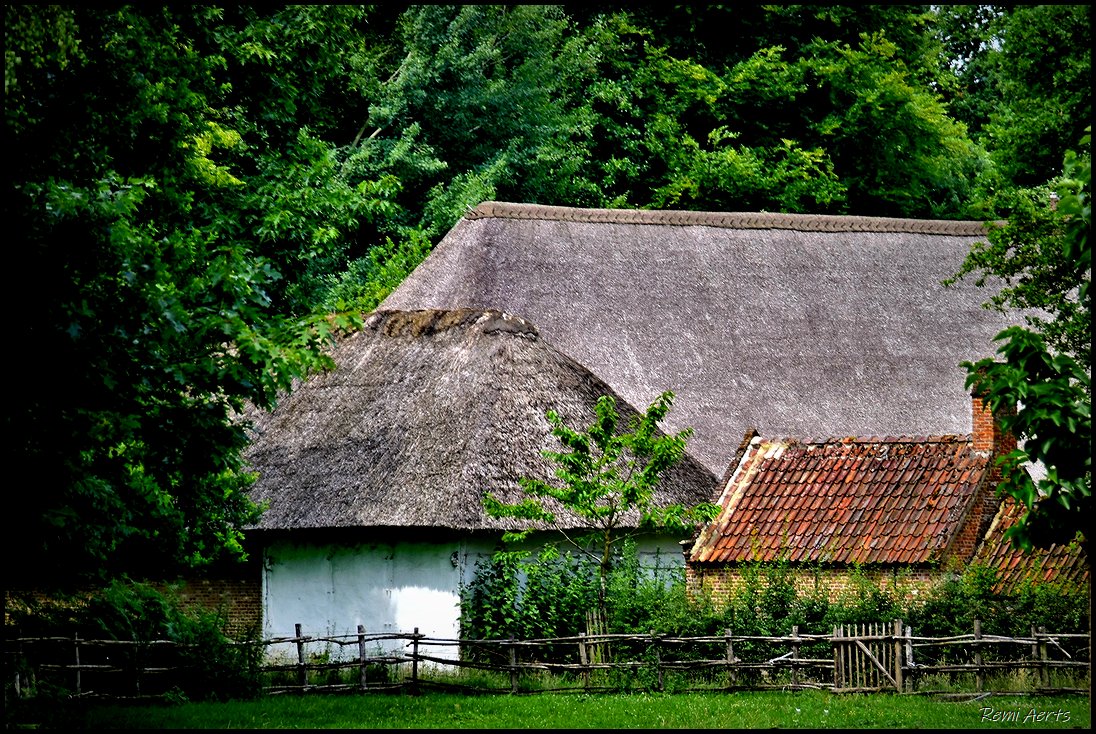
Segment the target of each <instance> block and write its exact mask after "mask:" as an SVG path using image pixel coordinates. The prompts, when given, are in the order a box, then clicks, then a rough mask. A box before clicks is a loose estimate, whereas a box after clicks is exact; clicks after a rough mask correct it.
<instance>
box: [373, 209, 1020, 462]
mask: <svg viewBox="0 0 1096 734" xmlns="http://www.w3.org/2000/svg"><path fill="white" fill-rule="evenodd" d="M984 239H985V232H984V230H983V227H982V225H981V224H980V223H977V222H953V221H921V220H908V219H884V218H873V217H845V216H814V215H792V214H736V213H718V212H684V211H635V210H602V209H571V208H565V207H548V206H537V205H529V204H507V203H500V202H485V203H483V204H481V205H479V206H478V207H476V208H475V209H474V210H472V211H470V212H469V213H468V214H467V215H466V216H465V217H464V218H463V219H462V220H461V221H460V222H459V223H458V224H457V225H456V226H455V227H454V228H453V229H452V230H451V231H450V232H449V234H448V235H447V236H446V237H445V238H444V239H443V240H442V241H441V242H440V243H439V244H438V245H437V246H436V247H435V248H434V251H433V252H432V253H431V254H430V256H429V257H428V258H427V259H426V260H425V261H424V262H423V263H422V264H421V265H420V266H419V267H418V268H417V269H416V270H415V271H414V272H413V273H412V274H411V275H410V276H409V277H408V278H407V279H406V280H405V281H404V282H403V283H402V284H401V285H400V286H399V287H398V288H397V289H396V290H395V291H394V292H393V293H392V294H391V295H390V296H389V297H388V299H387V300H385V302H384V303H383V304H382V308H388V309H420V308H461V307H473V308H497V309H501V310H503V311H506V312H509V313H514V314H519V315H521V316H523V317H524V318H526V319H528V320H529V321H531V322H532V323H534V324H536V326H537V329H538V330H539V331H540V333H541V335H542V336H543V337H544V338H545V339H546V340H547V341H548V342H550V343H551V344H552V345H554V346H555V347H556V348H557V349H559V350H560V351H562V352H563V353H565V354H567V355H569V356H570V357H572V358H574V359H575V360H577V361H578V362H579V363H580V364H582V365H584V366H585V367H587V368H588V369H589V370H590V371H591V372H593V373H594V374H595V375H597V376H598V377H600V378H601V379H603V380H604V381H605V382H606V383H608V384H609V385H611V386H612V387H613V388H614V389H615V390H616V391H617V392H619V393H620V395H621V396H622V397H623V398H624V399H625V400H627V401H628V402H630V403H631V404H632V405H636V406H646V405H648V404H650V402H651V400H653V399H654V397H655V396H657V395H658V394H659V393H660V392H662V391H663V390H673V391H674V393H675V394H676V396H677V398H676V401H675V403H674V406H675V407H674V411H673V413H672V414H671V415H670V416H669V419H668V421H667V427H668V428H669V429H671V430H674V431H676V430H680V429H682V428H685V427H692V428H694V429H695V431H696V432H695V434H694V436H693V437H692V438H691V439H690V442H689V445H690V449H691V451H692V452H693V453H694V455H695V456H696V457H697V458H698V459H700V460H701V461H702V462H703V463H704V464H705V465H706V466H707V467H708V468H709V469H711V471H712V472H713V473H714V474H715V475H716V476H720V475H721V474H722V473H723V470H724V469H725V468H726V466H727V462H728V461H730V459H731V458H732V457H733V456H734V454H735V450H736V449H737V447H738V443H739V441H740V440H741V438H742V434H743V432H744V431H745V430H746V428H747V427H749V426H753V427H755V428H757V429H758V430H759V431H760V432H761V433H762V434H763V435H766V436H848V435H859V436H888V435H890V436H893V435H900V434H914V435H941V434H965V433H969V432H970V431H971V425H970V398H969V395H968V393H967V391H966V389H965V387H964V384H963V380H964V376H965V374H964V372H963V370H962V369H961V368H960V367H959V363H960V362H962V361H963V360H976V359H980V358H982V357H986V356H992V354H993V343H992V340H993V337H994V336H995V335H996V334H997V332H998V331H1000V329H1002V328H1004V326H1006V325H1007V324H1009V323H1013V321H1010V320H1009V318H1006V317H1005V316H1003V315H1002V314H1000V313H997V312H994V311H990V310H986V309H984V308H982V305H981V304H982V303H983V302H984V301H986V300H987V299H988V297H989V296H990V294H991V292H992V291H990V290H989V289H988V288H977V287H975V286H974V284H973V283H972V282H968V281H961V282H960V283H958V284H957V285H955V286H952V287H950V288H945V287H944V286H943V285H941V281H943V280H944V279H945V278H948V277H949V276H952V275H953V274H954V273H955V272H956V270H958V268H959V266H960V264H961V263H962V262H963V259H964V257H965V256H966V254H967V253H968V252H969V250H970V247H971V245H972V244H973V243H974V242H977V241H979V240H984Z"/></svg>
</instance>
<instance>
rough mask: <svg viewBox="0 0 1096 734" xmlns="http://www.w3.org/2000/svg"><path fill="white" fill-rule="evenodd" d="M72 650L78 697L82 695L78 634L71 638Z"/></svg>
mask: <svg viewBox="0 0 1096 734" xmlns="http://www.w3.org/2000/svg"><path fill="white" fill-rule="evenodd" d="M72 650H73V652H74V653H75V655H76V695H77V696H79V695H80V694H81V693H82V691H81V690H80V685H81V682H82V681H81V680H80V633H76V635H74V636H73V638H72Z"/></svg>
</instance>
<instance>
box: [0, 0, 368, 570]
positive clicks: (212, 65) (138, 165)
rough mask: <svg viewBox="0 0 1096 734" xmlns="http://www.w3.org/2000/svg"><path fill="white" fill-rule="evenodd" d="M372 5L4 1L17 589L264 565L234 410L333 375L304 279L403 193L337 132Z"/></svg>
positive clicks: (324, 319)
mask: <svg viewBox="0 0 1096 734" xmlns="http://www.w3.org/2000/svg"><path fill="white" fill-rule="evenodd" d="M364 12H365V11H363V10H360V9H355V8H344V7H342V6H330V7H327V6H324V7H312V6H310V7H305V8H300V7H298V8H289V9H281V10H277V9H276V10H273V11H270V12H269V13H266V11H264V12H259V11H256V10H254V9H248V8H246V7H244V8H227V9H226V8H218V7H208V6H203V7H199V6H158V5H156V6H153V5H149V6H132V5H130V6H115V7H106V6H97V5H92V6H80V7H73V6H30V5H8V6H5V27H4V39H5V141H4V158H5V172H4V182H5V188H4V204H3V206H4V214H5V216H4V222H5V226H6V231H7V237H6V241H7V242H8V246H9V250H10V258H11V260H10V262H9V268H10V270H9V272H11V273H18V275H19V277H20V279H23V280H24V283H25V285H26V287H27V288H28V289H29V290H20V289H18V288H19V287H18V285H14V284H13V285H10V286H9V288H8V293H9V297H12V296H14V300H13V302H11V303H10V305H9V309H8V313H9V314H10V315H12V316H13V318H12V319H11V321H12V325H11V328H12V333H11V340H10V343H11V344H13V345H19V347H18V350H17V351H18V353H20V354H23V355H25V356H26V358H25V359H23V360H21V361H20V362H19V363H18V365H15V363H14V362H9V363H10V364H13V366H17V372H16V374H15V375H14V380H12V381H11V382H9V385H11V387H12V388H13V389H12V390H11V396H10V399H9V405H8V408H7V410H6V411H5V424H6V425H5V429H6V435H7V436H8V452H9V456H10V458H11V459H12V460H11V461H10V462H9V464H8V471H9V476H11V477H12V480H11V481H10V482H9V483H8V486H9V495H8V497H9V504H8V512H7V515H6V517H7V522H8V525H9V531H8V532H5V534H4V536H5V545H4V550H5V554H6V558H8V559H9V560H10V562H9V564H8V577H9V580H10V581H11V582H13V583H19V582H27V583H35V584H39V585H43V584H50V583H54V582H56V583H68V582H76V581H79V580H81V579H83V578H87V577H89V576H95V575H104V574H106V575H117V574H121V573H149V574H152V573H165V572H169V571H170V570H173V569H176V568H179V567H186V566H190V567H201V566H203V565H206V564H209V563H212V562H213V561H214V560H216V559H218V558H221V557H224V556H226V555H227V556H238V555H240V554H241V552H242V550H241V537H242V536H241V531H242V528H243V527H244V526H245V525H246V524H247V523H248V522H251V521H253V520H254V519H255V517H256V512H257V509H258V508H256V507H254V506H253V505H252V504H251V502H250V501H249V500H248V499H247V495H246V491H245V490H246V487H247V485H248V483H249V477H248V475H247V473H246V471H245V469H244V467H243V466H242V464H241V461H240V451H241V449H242V447H243V446H244V444H245V441H246V435H245V433H244V431H243V429H242V427H241V426H240V425H238V424H237V423H236V421H235V419H234V416H235V413H236V411H237V410H238V409H239V408H240V407H241V406H242V405H243V404H244V403H245V402H246V401H251V402H253V403H256V404H258V405H263V406H267V405H270V404H271V403H272V401H273V400H274V399H275V397H276V395H277V393H278V391H279V390H284V389H287V388H289V387H290V385H291V382H292V380H293V379H295V378H297V377H300V376H302V375H304V374H306V373H307V372H308V371H309V370H312V369H315V368H320V367H322V366H323V365H324V364H325V357H324V356H323V354H322V349H323V347H324V346H325V344H326V342H327V340H328V338H329V335H330V333H331V331H332V329H334V328H338V326H339V325H340V324H341V323H348V322H345V321H340V318H339V317H337V316H336V317H329V316H309V315H308V309H307V308H306V307H304V306H302V304H301V303H300V302H299V301H296V302H295V301H294V298H293V289H294V287H295V286H296V284H298V283H300V282H302V281H301V275H302V273H303V272H304V270H305V269H306V267H307V263H308V262H309V261H310V260H311V259H314V258H324V257H330V256H331V252H332V248H334V247H339V246H342V245H343V243H345V242H346V241H347V240H350V239H352V237H351V235H352V234H353V233H354V232H356V231H357V230H358V229H359V227H361V226H362V225H363V224H364V223H367V222H368V221H369V219H370V218H371V217H372V216H373V215H374V214H375V213H376V212H377V211H381V210H383V209H384V207H385V206H386V202H385V198H384V196H383V195H381V194H378V188H377V187H376V186H373V187H371V186H370V185H369V183H368V182H349V181H348V180H346V179H345V178H343V177H340V175H339V174H340V171H339V167H338V166H337V165H335V163H336V160H335V145H334V144H333V143H331V142H328V141H327V140H325V137H328V138H331V139H333V140H338V139H339V138H340V136H345V137H346V138H349V137H350V135H352V131H351V132H349V133H348V132H346V130H348V129H349V127H352V123H351V122H348V121H347V120H346V119H344V117H343V114H342V113H343V112H345V111H346V110H345V109H341V110H340V109H339V108H337V107H336V105H337V99H338V97H337V95H338V94H340V93H342V92H346V91H349V90H348V89H345V87H346V86H347V85H346V84H345V83H343V84H342V85H341V86H342V87H344V89H342V90H340V88H339V87H340V83H339V82H340V80H342V81H343V82H345V80H346V79H347V78H349V76H348V74H347V73H346V69H347V68H349V66H350V65H351V62H352V59H351V58H350V57H352V56H353V54H354V53H355V51H360V44H355V43H348V44H347V43H346V42H348V41H353V40H354V29H355V28H360V27H361V25H362V23H363V22H364ZM336 30H337V31H338V32H339V33H340V34H341V36H340V38H341V41H340V40H338V39H337V38H334V37H329V36H330V34H331V33H332V31H336ZM341 44H346V45H341ZM283 273H284V274H285V275H287V276H289V277H288V278H281V277H280V275H281V274H283ZM16 314H18V316H15V315H16Z"/></svg>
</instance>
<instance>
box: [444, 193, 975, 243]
mask: <svg viewBox="0 0 1096 734" xmlns="http://www.w3.org/2000/svg"><path fill="white" fill-rule="evenodd" d="M464 218H465V219H469V220H475V219H490V218H496V219H539V220H553V221H567V222H586V223H599V224H653V225H664V226H665V225H672V226H704V227H722V228H726V229H791V230H798V231H802V232H903V233H910V234H935V235H955V236H973V237H983V236H985V234H986V226H985V224H984V223H983V222H976V221H960V220H946V219H900V218H894V217H864V216H851V215H840V214H782V213H778V212H702V211H677V210H668V209H583V208H578V207H568V206H548V205H545V204H517V203H511V202H503V201H484V202H482V203H480V204H478V205H477V206H476V207H474V208H472V209H469V210H468V211H467V212H466V213H465V215H464Z"/></svg>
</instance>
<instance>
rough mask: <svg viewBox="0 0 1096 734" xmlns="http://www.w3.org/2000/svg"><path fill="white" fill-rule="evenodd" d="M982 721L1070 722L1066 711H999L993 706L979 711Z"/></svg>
mask: <svg viewBox="0 0 1096 734" xmlns="http://www.w3.org/2000/svg"><path fill="white" fill-rule="evenodd" d="M978 711H979V713H981V715H982V721H997V722H1000V723H1002V724H1005V723H1011V724H1046V723H1049V722H1052V721H1055V722H1062V723H1065V722H1067V721H1069V712H1068V711H1066V710H1065V709H1057V710H1054V709H1039V708H1016V709H997V708H994V707H993V706H981V707H979V709H978Z"/></svg>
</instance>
